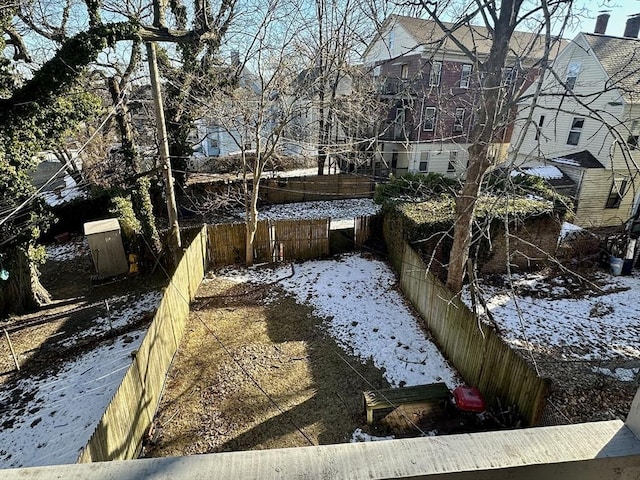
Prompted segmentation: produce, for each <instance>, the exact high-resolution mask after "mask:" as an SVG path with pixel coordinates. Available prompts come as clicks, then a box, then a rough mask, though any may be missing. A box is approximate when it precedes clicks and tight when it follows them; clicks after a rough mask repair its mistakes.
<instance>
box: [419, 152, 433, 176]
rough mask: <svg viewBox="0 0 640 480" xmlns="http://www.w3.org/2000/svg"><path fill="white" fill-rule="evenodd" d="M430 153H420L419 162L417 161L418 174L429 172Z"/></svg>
mask: <svg viewBox="0 0 640 480" xmlns="http://www.w3.org/2000/svg"><path fill="white" fill-rule="evenodd" d="M430 156H431V155H430V152H429V151H426V152H420V160H419V161H418V172H420V173H426V172H428V171H429V160H430V159H429V157H430Z"/></svg>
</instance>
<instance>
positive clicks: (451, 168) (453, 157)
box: [447, 150, 458, 173]
mask: <svg viewBox="0 0 640 480" xmlns="http://www.w3.org/2000/svg"><path fill="white" fill-rule="evenodd" d="M456 163H458V152H456V151H455V150H452V151H450V152H449V165H447V172H448V173H453V172H455V171H456Z"/></svg>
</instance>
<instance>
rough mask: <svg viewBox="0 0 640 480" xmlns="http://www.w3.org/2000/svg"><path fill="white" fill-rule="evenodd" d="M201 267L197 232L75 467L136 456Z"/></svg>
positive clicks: (203, 254) (203, 251) (203, 259)
mask: <svg viewBox="0 0 640 480" xmlns="http://www.w3.org/2000/svg"><path fill="white" fill-rule="evenodd" d="M207 264H208V262H207V229H206V227H203V228H202V230H201V231H200V233H199V234H198V235H197V236H196V238H195V239H194V240H193V242H192V243H191V245H190V246H189V247H188V248H187V250H186V251H185V253H184V256H183V257H182V260H180V263H179V265H178V267H177V269H176V271H175V273H174V275H173V277H172V278H171V282H170V283H169V286H168V287H167V288H166V289H165V292H164V295H163V297H162V300H161V301H160V305H159V306H158V310H157V311H156V314H155V316H154V318H153V321H152V322H151V325H150V327H149V330H148V331H147V334H146V335H145V337H144V339H143V340H142V343H141V345H140V348H139V349H138V351H137V354H136V355H135V357H134V358H133V362H132V363H131V366H130V367H129V369H128V370H127V373H126V374H125V376H124V379H123V380H122V383H121V384H120V387H119V388H118V390H117V391H116V393H115V395H114V397H113V398H112V400H111V402H110V403H109V405H108V407H107V409H106V411H105V413H104V415H103V416H102V419H101V420H100V423H99V424H98V426H97V427H96V429H95V431H94V432H93V435H92V436H91V438H90V439H89V442H88V443H87V445H86V446H85V447H84V448H83V449H82V451H81V452H80V456H79V458H78V463H88V462H100V461H108V460H125V459H131V458H135V457H136V456H137V455H138V452H139V450H140V447H141V445H142V440H143V438H144V435H145V434H146V432H147V431H148V429H149V427H150V426H151V422H152V420H153V416H154V414H155V411H156V407H157V405H158V402H159V400H160V394H161V392H162V387H163V384H164V380H165V376H166V374H167V371H168V370H169V367H170V365H171V361H172V359H173V355H174V354H175V352H176V350H177V349H178V346H179V345H180V340H181V339H182V334H183V332H184V328H185V324H186V320H187V318H188V316H189V304H190V302H191V300H193V298H194V296H195V294H196V291H197V289H198V287H199V285H200V283H201V282H202V279H203V278H204V274H205V271H206V269H207Z"/></svg>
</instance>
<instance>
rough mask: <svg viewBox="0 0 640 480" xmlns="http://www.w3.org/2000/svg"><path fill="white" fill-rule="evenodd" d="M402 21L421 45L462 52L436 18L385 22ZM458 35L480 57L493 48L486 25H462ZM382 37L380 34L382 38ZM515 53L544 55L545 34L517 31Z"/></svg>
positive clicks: (557, 46) (555, 50)
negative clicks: (435, 20) (447, 35)
mask: <svg viewBox="0 0 640 480" xmlns="http://www.w3.org/2000/svg"><path fill="white" fill-rule="evenodd" d="M442 23H443V24H444V26H445V28H447V29H449V30H453V28H454V27H455V25H456V24H454V23H450V22H442ZM394 24H399V25H402V27H404V29H405V30H407V32H408V33H409V34H410V35H411V36H412V37H413V38H414V39H415V41H416V43H417V44H418V45H425V46H426V47H427V49H428V47H429V46H432V47H433V48H439V49H441V50H445V51H460V49H459V48H458V46H457V45H456V44H455V43H454V42H453V41H452V40H451V39H450V38H445V37H446V35H445V33H444V31H443V30H442V29H441V28H440V26H438V24H437V23H436V22H434V21H433V20H426V19H423V18H416V17H408V16H405V15H391V16H390V17H388V18H387V19H386V20H385V22H384V24H383V29H384V28H385V27H387V26H390V25H394ZM455 37H456V38H457V39H458V40H459V41H460V42H461V43H462V44H463V45H464V46H465V47H466V48H468V49H469V50H471V51H475V52H476V53H477V54H478V55H479V56H480V57H483V56H486V55H488V54H489V51H490V50H491V44H492V38H491V34H490V32H489V30H488V29H487V28H486V27H481V26H476V25H468V24H462V25H459V26H458V27H457V29H456V30H455ZM378 38H379V37H378ZM566 43H567V42H566V41H565V40H562V39H561V40H559V41H557V42H556V43H555V45H554V47H553V49H552V53H551V59H553V58H555V56H556V55H557V53H558V52H559V51H560V50H562V48H564V47H565V45H566ZM510 46H511V55H515V56H519V57H525V58H530V59H539V58H542V56H543V53H544V35H537V34H535V33H531V32H518V31H516V32H513V36H512V38H511V44H510Z"/></svg>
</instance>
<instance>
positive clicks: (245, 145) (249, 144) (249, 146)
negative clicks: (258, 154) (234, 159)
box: [244, 142, 251, 150]
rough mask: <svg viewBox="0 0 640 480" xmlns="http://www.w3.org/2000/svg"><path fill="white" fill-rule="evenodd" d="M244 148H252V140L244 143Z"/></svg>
mask: <svg viewBox="0 0 640 480" xmlns="http://www.w3.org/2000/svg"><path fill="white" fill-rule="evenodd" d="M244 149H245V150H251V142H247V143H245V144H244Z"/></svg>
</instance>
